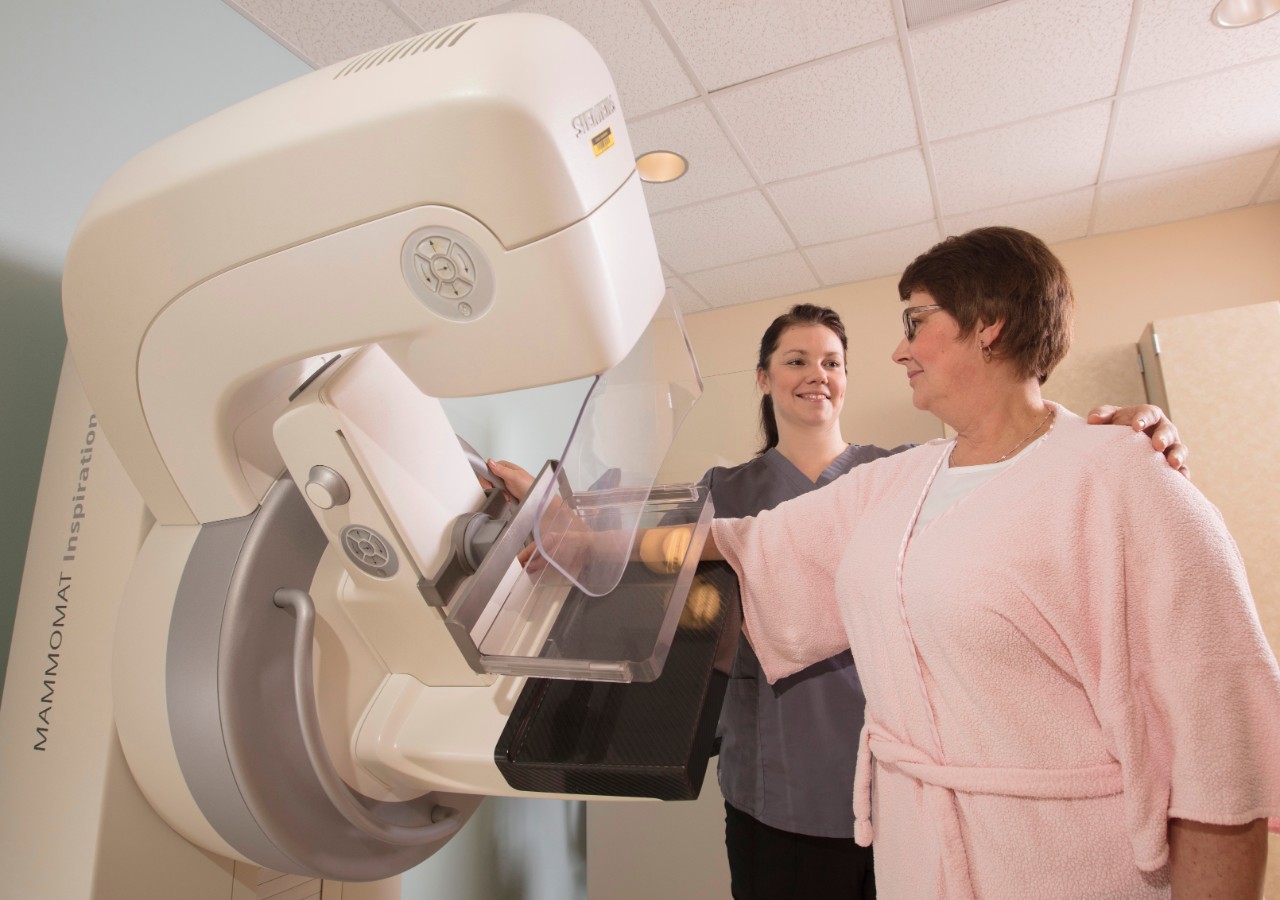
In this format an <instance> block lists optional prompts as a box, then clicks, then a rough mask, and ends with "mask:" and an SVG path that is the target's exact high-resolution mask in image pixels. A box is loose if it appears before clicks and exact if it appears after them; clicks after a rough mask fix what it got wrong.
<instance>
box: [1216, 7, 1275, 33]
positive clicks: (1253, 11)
mask: <svg viewBox="0 0 1280 900" xmlns="http://www.w3.org/2000/svg"><path fill="white" fill-rule="evenodd" d="M1278 12H1280V0H1221V2H1219V3H1218V5H1217V6H1215V7H1214V8H1213V13H1212V14H1211V15H1210V16H1209V21H1211V22H1213V24H1214V25H1217V26H1218V27H1219V28H1243V27H1244V26H1245V25H1254V24H1257V23H1258V22H1261V21H1262V20H1263V19H1268V18H1270V17H1271V16H1274V15H1275V14H1276V13H1278Z"/></svg>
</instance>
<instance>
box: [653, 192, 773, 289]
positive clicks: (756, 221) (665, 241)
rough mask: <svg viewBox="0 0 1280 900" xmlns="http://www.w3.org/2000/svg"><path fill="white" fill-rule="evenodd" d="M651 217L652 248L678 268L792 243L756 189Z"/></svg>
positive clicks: (720, 263)
mask: <svg viewBox="0 0 1280 900" xmlns="http://www.w3.org/2000/svg"><path fill="white" fill-rule="evenodd" d="M651 218H652V220H653V234H654V237H655V238H656V239H657V241H658V253H659V254H660V255H661V256H662V259H663V261H664V262H666V263H667V265H669V266H671V268H673V269H675V270H676V271H677V272H680V273H687V272H697V271H700V270H702V269H713V268H715V267H716V266H724V265H728V264H729V263H736V262H743V261H744V260H748V259H754V258H756V257H757V256H769V255H771V254H774V253H781V252H782V251H784V250H794V249H795V245H794V243H793V242H792V240H791V238H790V237H789V236H788V235H787V232H786V229H784V228H783V227H782V223H781V222H780V221H779V220H778V217H777V215H775V214H774V211H773V209H772V208H771V207H770V206H769V203H768V202H767V201H766V200H765V198H764V195H763V194H761V193H760V192H759V191H750V192H748V193H745V194H737V195H735V196H733V197H723V198H721V199H719V200H712V201H710V202H708V203H699V204H698V205H696V206H686V207H685V208H683V209H677V210H673V211H671V212H665V213H657V214H655V215H653V216H652V217H651Z"/></svg>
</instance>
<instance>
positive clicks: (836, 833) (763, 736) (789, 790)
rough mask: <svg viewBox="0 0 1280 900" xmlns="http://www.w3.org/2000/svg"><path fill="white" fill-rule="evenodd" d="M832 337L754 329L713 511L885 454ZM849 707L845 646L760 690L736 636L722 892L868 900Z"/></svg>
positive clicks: (785, 325)
mask: <svg viewBox="0 0 1280 900" xmlns="http://www.w3.org/2000/svg"><path fill="white" fill-rule="evenodd" d="M846 346H847V344H846V338H845V330H844V323H843V322H842V321H841V320H840V317H839V316H838V315H837V314H836V313H835V312H834V311H833V310H831V309H827V308H825V307H819V306H813V305H810V304H800V305H797V306H794V307H792V308H791V309H789V310H787V312H786V313H784V314H783V315H780V316H778V317H777V318H776V319H774V320H773V322H772V323H771V324H770V325H769V327H768V328H767V329H766V330H765V332H764V334H763V336H762V337H761V339H760V346H759V362H758V366H757V370H756V377H757V382H758V384H759V387H760V390H761V394H762V398H761V404H760V417H761V425H762V429H763V432H764V447H763V448H762V449H761V451H760V452H759V453H758V454H757V456H756V457H755V458H754V459H752V460H751V461H749V462H747V463H744V464H742V465H739V466H734V467H732V468H723V467H717V468H714V469H712V470H710V471H709V472H707V473H706V475H705V476H704V477H703V483H705V484H707V485H708V486H709V487H710V489H711V493H712V498H713V500H714V502H715V508H716V515H717V516H747V515H754V514H757V513H759V512H760V511H762V510H765V509H769V508H771V507H773V506H776V505H777V504H779V503H781V502H783V501H785V500H788V499H791V498H793V497H797V496H800V495H802V494H805V493H808V492H810V491H814V490H817V489H818V488H821V487H823V486H824V485H828V484H830V483H832V481H834V480H835V479H837V478H839V477H840V476H842V475H843V474H845V473H846V472H848V471H849V470H850V469H852V468H853V467H854V466H857V465H860V464H862V463H865V462H868V461H870V460H873V459H878V458H880V457H883V456H887V455H889V453H890V452H896V451H888V450H883V449H881V448H879V447H872V446H866V445H857V444H849V443H848V442H847V441H845V439H844V437H843V436H842V434H841V430H840V411H841V408H842V406H843V403H844V397H845V387H846V380H845V369H846V360H845V353H846ZM1109 415H1110V414H1109V413H1104V417H1105V416H1109ZM1137 417H1143V418H1144V419H1145V420H1146V421H1145V422H1144V423H1143V425H1144V426H1145V425H1146V424H1147V423H1151V424H1152V428H1151V431H1152V440H1153V442H1154V443H1155V445H1156V446H1157V448H1163V449H1164V450H1165V452H1166V455H1167V456H1168V457H1169V460H1170V464H1171V465H1172V466H1173V467H1175V468H1177V467H1179V466H1181V465H1182V463H1183V462H1184V461H1185V458H1186V450H1185V448H1184V447H1182V445H1181V444H1177V443H1176V432H1175V430H1174V429H1173V428H1172V426H1171V425H1170V424H1169V423H1168V422H1167V421H1163V420H1160V415H1159V410H1156V409H1155V408H1154V407H1137V408H1133V409H1128V410H1122V411H1119V412H1118V413H1117V414H1116V419H1117V421H1125V422H1128V421H1131V420H1132V419H1134V418H1137ZM1157 422H1158V427H1156V424H1157ZM899 449H905V448H899ZM490 465H491V467H492V468H493V470H494V471H495V472H496V473H497V474H499V475H501V476H502V477H504V478H505V479H506V481H507V483H508V485H510V486H511V487H512V488H513V490H514V491H515V492H516V493H518V494H519V495H521V496H522V495H523V493H524V490H525V489H526V485H527V482H528V480H529V475H528V473H527V472H524V471H523V470H521V469H519V468H518V467H513V466H511V465H510V464H509V463H496V462H495V463H490ZM863 702H864V701H863V696H862V688H861V686H860V684H859V681H858V675H857V672H856V671H855V669H854V665H853V658H852V656H851V655H850V653H849V651H848V650H847V649H845V650H844V651H843V652H841V653H838V654H836V655H834V656H833V657H832V658H830V659H824V660H821V661H818V662H816V663H815V664H814V665H811V666H808V667H806V668H805V669H804V670H803V671H800V672H796V673H794V674H792V675H790V676H789V677H787V678H785V679H783V680H781V681H779V682H778V683H777V684H776V685H770V684H768V683H767V682H766V681H765V679H764V677H763V675H762V674H761V672H760V668H759V663H758V662H757V661H756V659H755V655H754V653H752V651H751V649H750V647H749V646H748V645H747V644H746V642H745V641H744V642H742V644H741V646H740V647H739V650H738V655H737V659H736V661H735V662H734V666H733V677H732V678H731V679H730V683H729V690H728V693H727V695H726V697H725V705H724V710H723V712H722V714H721V719H720V728H719V731H720V734H721V737H722V741H723V744H722V746H721V750H720V765H719V777H720V787H721V790H722V792H723V794H724V797H725V817H726V818H725V843H726V847H727V850H728V857H729V869H730V875H731V879H732V892H733V896H734V897H735V898H736V900H755V898H764V897H769V898H776V900H787V898H795V900H817V898H821V897H833V898H834V897H839V898H842V900H858V898H866V900H870V898H874V897H875V896H876V889H875V882H874V878H873V875H872V869H871V851H870V848H861V847H858V846H857V845H856V844H855V842H854V840H853V814H852V811H851V808H850V802H849V798H850V794H851V791H852V785H853V780H854V759H855V752H854V744H853V741H852V736H853V735H856V734H857V733H858V729H859V728H860V727H861V724H862V707H863Z"/></svg>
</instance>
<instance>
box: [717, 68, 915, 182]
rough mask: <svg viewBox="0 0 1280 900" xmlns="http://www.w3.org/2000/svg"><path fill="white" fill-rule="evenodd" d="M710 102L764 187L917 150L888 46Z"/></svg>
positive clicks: (906, 97) (902, 83)
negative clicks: (763, 182) (717, 110)
mask: <svg viewBox="0 0 1280 900" xmlns="http://www.w3.org/2000/svg"><path fill="white" fill-rule="evenodd" d="M712 102H713V103H714V104H715V106H716V108H717V109H719V111H720V113H721V115H723V116H724V118H725V121H726V122H727V124H728V126H729V129H730V130H731V131H732V132H733V133H734V135H735V136H736V137H737V139H738V142H739V144H740V145H741V146H742V148H743V149H744V150H745V151H746V153H747V157H748V159H749V160H750V162H751V164H752V165H753V166H754V167H755V170H756V174H757V175H759V176H760V178H761V179H763V180H764V181H766V182H768V181H778V180H780V179H782V178H790V177H792V176H795V175H805V174H808V173H810V172H816V171H819V170H820V169H830V168H834V167H836V166H842V165H847V164H848V163H850V162H856V161H858V160H862V159H870V158H871V157H874V156H881V155H883V154H885V153H891V152H893V151H894V150H902V149H904V148H906V147H912V146H915V145H916V144H917V143H919V136H918V133H917V131H916V120H915V113H914V112H913V111H912V108H911V98H910V93H909V92H908V90H907V76H906V71H905V70H904V69H903V67H902V56H901V54H900V53H899V52H898V45H897V44H896V43H887V44H879V45H877V46H874V47H868V48H866V49H863V50H855V51H853V52H852V53H847V54H844V55H842V56H838V57H835V58H833V59H828V60H824V61H822V62H819V63H815V64H813V65H810V66H803V67H801V68H799V69H792V70H789V71H787V72H784V73H782V74H779V75H771V76H769V77H768V78H762V79H760V80H759V81H753V82H751V83H750V84H745V85H742V86H740V87H736V88H730V89H728V90H725V91H719V92H717V93H715V94H713V95H712Z"/></svg>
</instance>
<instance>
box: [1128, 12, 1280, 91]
mask: <svg viewBox="0 0 1280 900" xmlns="http://www.w3.org/2000/svg"><path fill="white" fill-rule="evenodd" d="M1212 8H1213V3H1212V2H1211V0H1143V3H1142V13H1141V15H1140V16H1139V18H1138V31H1137V34H1136V35H1135V37H1134V42H1133V52H1132V55H1131V57H1130V60H1129V71H1128V74H1127V75H1126V76H1125V84H1124V86H1125V89H1126V90H1134V89H1136V88H1143V87H1151V86H1152V85H1157V84H1164V83H1165V82H1167V81H1174V80H1176V79H1179V78H1186V77H1188V76H1191V75H1201V74H1204V73H1206V72H1212V71H1215V70H1217V69H1225V68H1228V67H1229V66H1236V65H1239V64H1241V63H1247V62H1252V61H1254V60H1258V59H1263V58H1265V57H1269V56H1277V55H1280V16H1272V17H1271V18H1270V19H1267V20H1266V21H1264V22H1259V23H1258V24H1257V25H1250V26H1248V27H1246V28H1219V27H1218V26H1216V25H1214V24H1213V23H1212V22H1210V21H1209V12H1210V10H1211V9H1212Z"/></svg>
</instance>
